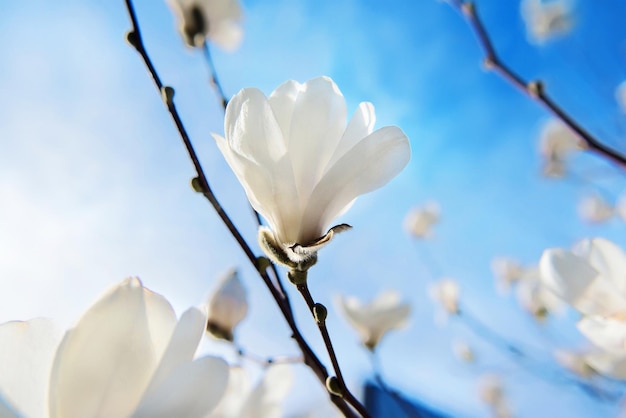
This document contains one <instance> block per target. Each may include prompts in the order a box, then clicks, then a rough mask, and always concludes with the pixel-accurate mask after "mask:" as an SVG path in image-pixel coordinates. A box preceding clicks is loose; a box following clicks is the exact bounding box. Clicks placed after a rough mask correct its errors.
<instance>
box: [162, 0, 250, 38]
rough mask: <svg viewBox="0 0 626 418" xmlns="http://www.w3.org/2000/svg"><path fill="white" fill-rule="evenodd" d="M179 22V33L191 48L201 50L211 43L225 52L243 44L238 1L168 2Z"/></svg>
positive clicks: (191, 0)
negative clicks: (204, 45) (200, 48)
mask: <svg viewBox="0 0 626 418" xmlns="http://www.w3.org/2000/svg"><path fill="white" fill-rule="evenodd" d="M167 3H168V4H169V6H170V8H171V9H172V11H173V12H174V14H175V15H176V17H177V19H178V30H179V31H180V34H181V36H182V37H183V40H184V41H185V43H186V44H187V45H189V46H190V47H196V48H199V47H202V45H203V44H204V42H205V40H206V39H208V40H209V41H210V42H212V43H214V44H215V45H218V46H220V47H221V48H223V49H225V50H234V49H236V48H237V47H239V45H240V44H241V39H242V38H243V30H242V29H241V25H240V21H241V19H242V12H241V6H240V5H239V1H238V0H167Z"/></svg>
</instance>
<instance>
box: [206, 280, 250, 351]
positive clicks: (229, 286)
mask: <svg viewBox="0 0 626 418" xmlns="http://www.w3.org/2000/svg"><path fill="white" fill-rule="evenodd" d="M207 311H208V316H207V331H208V332H209V334H211V335H212V336H214V337H216V338H223V339H225V340H228V341H233V338H234V335H233V331H234V329H235V327H236V326H237V324H239V322H241V320H242V319H244V318H245V316H246V313H247V312H248V301H247V298H246V289H245V288H244V287H243V284H242V283H241V280H240V279H239V274H238V273H237V270H235V269H233V270H230V271H228V272H226V273H225V274H224V275H223V276H222V277H221V278H220V280H219V281H218V284H217V287H216V288H215V289H214V290H213V293H211V296H209V300H208V302H207Z"/></svg>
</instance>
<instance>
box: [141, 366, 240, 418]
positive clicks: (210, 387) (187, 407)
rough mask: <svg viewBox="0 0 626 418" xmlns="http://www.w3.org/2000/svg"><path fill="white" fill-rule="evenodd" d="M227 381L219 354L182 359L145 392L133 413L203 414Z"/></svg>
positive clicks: (155, 415) (191, 416)
mask: <svg viewBox="0 0 626 418" xmlns="http://www.w3.org/2000/svg"><path fill="white" fill-rule="evenodd" d="M227 383H228V364H226V362H225V361H224V360H222V359H220V358H217V357H202V358H199V359H197V360H195V361H192V362H186V363H183V364H181V365H179V366H178V367H176V368H175V369H174V370H172V372H171V373H170V374H169V375H168V376H167V378H166V379H165V380H164V381H162V382H161V383H160V384H159V385H158V386H157V387H155V388H154V390H153V391H151V392H150V393H148V394H146V396H145V397H144V398H143V399H142V400H141V403H140V404H139V406H138V407H137V409H136V411H135V412H134V413H133V415H132V416H133V417H134V418H142V417H146V418H147V417H150V418H159V417H163V418H170V417H185V418H195V417H197V418H202V417H204V416H206V415H207V414H208V413H209V412H211V411H212V410H213V408H215V406H216V405H217V404H218V402H219V400H220V399H221V397H222V395H224V392H225V390H226V385H227Z"/></svg>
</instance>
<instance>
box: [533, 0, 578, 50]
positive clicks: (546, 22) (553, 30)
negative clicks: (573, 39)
mask: <svg viewBox="0 0 626 418" xmlns="http://www.w3.org/2000/svg"><path fill="white" fill-rule="evenodd" d="M521 13H522V18H523V19H524V23H525V24H526V33H527V35H528V38H529V40H531V41H533V42H537V43H542V42H544V41H546V40H548V39H550V38H552V37H554V36H556V35H563V34H566V33H567V32H569V30H570V29H571V28H572V26H573V19H572V12H571V8H570V4H569V2H568V1H567V0H548V1H546V0H522V3H521Z"/></svg>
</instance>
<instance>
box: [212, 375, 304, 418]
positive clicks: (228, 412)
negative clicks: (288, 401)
mask: <svg viewBox="0 0 626 418" xmlns="http://www.w3.org/2000/svg"><path fill="white" fill-rule="evenodd" d="M292 369H293V368H292V366H291V365H288V364H276V365H272V366H269V367H268V368H267V369H265V370H264V372H263V375H262V376H261V379H260V380H259V382H258V383H257V384H256V385H255V386H254V387H253V386H252V384H251V382H250V378H249V376H248V374H247V373H246V371H245V370H244V369H243V368H241V367H235V366H234V367H231V369H230V378H229V381H228V388H227V389H226V394H225V395H224V397H223V398H222V400H221V401H220V403H219V405H218V406H217V408H215V410H214V411H213V412H212V413H211V414H210V415H209V416H208V417H211V418H255V417H263V418H274V417H275V418H280V417H282V416H283V411H282V403H283V401H284V400H285V398H286V396H287V393H288V392H289V390H290V389H291V386H292V383H293V370H292ZM208 417H207V418H208Z"/></svg>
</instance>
